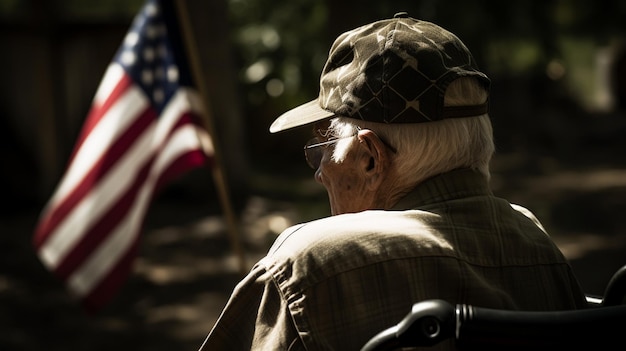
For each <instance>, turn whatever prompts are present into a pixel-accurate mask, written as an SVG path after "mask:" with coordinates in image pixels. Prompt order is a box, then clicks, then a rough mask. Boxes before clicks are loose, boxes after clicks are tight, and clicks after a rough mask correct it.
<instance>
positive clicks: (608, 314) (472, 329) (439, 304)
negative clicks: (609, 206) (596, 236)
mask: <svg viewBox="0 0 626 351" xmlns="http://www.w3.org/2000/svg"><path fill="white" fill-rule="evenodd" d="M625 298H626V265H624V266H623V267H622V268H620V269H619V270H618V271H617V272H615V274H614V275H613V276H612V278H611V280H610V281H609V283H608V284H607V287H606V289H605V291H604V293H603V295H602V296H601V297H596V296H590V295H587V305H588V308H586V309H580V310H567V311H545V312H544V311H541V312H539V311H512V310H502V309H492V308H484V307H477V306H472V305H467V304H457V305H455V306H453V305H452V304H450V303H448V302H446V301H443V300H426V301H421V302H418V303H415V304H414V305H413V307H412V309H411V311H410V312H409V313H408V314H407V316H406V317H405V318H404V319H402V320H401V321H400V322H399V323H398V324H396V325H395V326H392V327H390V328H388V329H385V330H383V331H381V332H380V333H378V334H377V335H375V336H374V337H372V338H371V339H370V340H369V341H368V342H367V343H366V344H365V345H364V346H363V348H361V351H387V350H398V349H403V348H415V347H424V348H427V347H432V346H434V345H437V344H439V343H440V342H442V341H444V340H453V341H454V345H455V347H456V349H458V350H532V351H536V350H561V349H570V350H612V349H616V350H625V349H626V345H625V344H624V340H625V336H626V301H625Z"/></svg>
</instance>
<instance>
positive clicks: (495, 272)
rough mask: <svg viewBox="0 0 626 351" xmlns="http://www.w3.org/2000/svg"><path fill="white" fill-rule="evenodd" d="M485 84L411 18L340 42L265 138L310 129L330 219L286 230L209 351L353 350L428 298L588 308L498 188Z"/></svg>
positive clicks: (239, 292) (458, 53) (435, 31)
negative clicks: (312, 84) (312, 92)
mask: <svg viewBox="0 0 626 351" xmlns="http://www.w3.org/2000/svg"><path fill="white" fill-rule="evenodd" d="M489 84H490V81H489V79H488V78H487V76H486V75H485V74H483V73H481V72H480V71H479V70H478V69H477V67H476V64H475V62H474V59H473V58H472V55H471V54H470V52H469V51H468V49H467V48H466V47H465V45H464V44H463V43H462V42H461V41H460V40H459V39H458V38H457V37H456V36H455V35H454V34H452V33H450V32H448V31H446V30H444V29H443V28H441V27H438V26H437V25H434V24H432V23H429V22H425V21H419V20H415V19H412V18H409V17H408V16H407V15H406V14H398V15H396V16H395V17H394V18H393V19H389V20H382V21H378V22H375V23H371V24H368V25H365V26H363V27H360V28H357V29H355V30H352V31H349V32H347V33H344V34H342V35H341V36H340V37H339V38H338V39H337V40H336V41H335V43H334V44H333V46H332V48H331V50H330V54H329V58H328V61H327V63H326V65H325V67H324V70H323V72H322V75H321V83H320V94H319V97H318V98H317V99H316V100H314V101H312V102H310V103H307V104H304V105H302V106H299V107H296V108H295V109H293V110H291V111H289V112H287V113H285V114H284V115H282V116H280V117H279V118H278V119H276V121H274V123H273V124H272V126H271V127H270V131H271V132H279V131H283V130H286V129H290V128H294V127H299V126H305V125H308V126H309V127H312V130H313V136H314V137H313V139H312V140H311V141H309V142H308V143H307V144H306V146H305V148H304V151H305V155H306V159H307V161H308V163H309V164H310V166H311V167H312V168H314V169H315V179H316V180H317V181H318V182H319V183H320V184H322V185H323V186H324V187H325V188H326V190H327V191H328V197H329V200H330V205H331V212H332V215H333V216H331V217H328V218H324V219H320V220H316V221H312V222H309V223H304V224H300V225H296V226H293V227H291V228H289V229H287V230H285V231H284V232H283V233H281V234H280V236H279V237H278V238H277V240H276V242H275V243H274V245H273V246H272V248H271V249H270V251H269V252H268V254H267V256H266V257H265V258H263V259H262V260H261V261H259V262H258V263H257V264H256V265H255V266H254V268H253V269H252V271H251V272H250V273H249V274H248V276H247V277H246V278H245V279H244V280H243V281H242V282H240V283H239V284H238V286H237V287H236V289H235V291H234V292H233V294H232V296H231V298H230V301H229V302H228V304H227V305H226V307H225V309H224V311H223V312H222V315H221V316H220V318H219V320H218V322H217V323H216V325H215V326H214V328H213V329H212V331H211V332H210V334H209V335H208V337H207V339H206V340H205V343H204V345H203V349H204V350H248V349H255V350H358V349H359V348H360V347H361V346H363V345H364V344H365V343H366V342H367V340H368V339H369V338H371V337H372V336H374V335H375V334H376V333H378V332H379V331H381V330H383V329H385V328H387V327H389V326H392V325H394V324H395V323H396V322H397V321H398V320H400V319H401V318H402V317H403V316H405V315H406V313H407V312H408V311H409V310H410V308H411V306H412V304H413V303H414V302H417V301H420V300H425V299H433V298H437V299H443V300H447V301H449V302H450V303H467V304H473V305H477V306H484V307H492V308H507V309H521V310H560V309H574V308H582V307H584V306H585V297H584V294H583V292H582V290H581V288H580V285H579V283H578V281H577V280H576V278H575V276H574V274H573V273H572V270H571V267H570V266H569V264H568V262H567V261H566V259H565V258H564V257H563V255H562V254H561V252H560V251H559V249H558V248H557V247H556V245H555V244H554V243H553V242H552V241H551V240H550V238H549V236H548V235H547V234H546V232H545V231H544V229H543V227H542V226H541V224H540V223H539V221H538V220H537V218H535V216H533V214H532V213H531V212H530V211H528V210H527V209H525V208H523V207H520V206H517V205H513V204H510V203H509V202H507V201H506V200H504V199H501V198H497V197H495V196H494V195H493V194H492V192H491V190H490V188H489V185H488V183H489V162H490V160H491V156H492V154H493V152H494V143H493V138H492V129H491V122H490V119H489V116H488V114H487V110H488V109H487V103H488V96H489ZM439 346H440V348H446V347H451V345H439Z"/></svg>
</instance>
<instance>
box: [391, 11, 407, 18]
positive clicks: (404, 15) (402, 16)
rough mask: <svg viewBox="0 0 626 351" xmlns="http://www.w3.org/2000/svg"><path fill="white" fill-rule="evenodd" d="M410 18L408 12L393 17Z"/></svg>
mask: <svg viewBox="0 0 626 351" xmlns="http://www.w3.org/2000/svg"><path fill="white" fill-rule="evenodd" d="M408 17H409V13H408V12H398V13H396V14H395V15H393V18H408Z"/></svg>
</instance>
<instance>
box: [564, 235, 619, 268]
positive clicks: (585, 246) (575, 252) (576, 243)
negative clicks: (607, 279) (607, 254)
mask: <svg viewBox="0 0 626 351" xmlns="http://www.w3.org/2000/svg"><path fill="white" fill-rule="evenodd" d="M553 239H554V241H555V243H556V244H557V246H558V247H559V248H560V249H561V251H562V252H563V255H565V257H567V259H569V260H577V259H582V258H584V257H585V256H586V255H589V254H592V253H597V252H602V251H606V250H616V251H619V250H624V264H626V235H622V236H601V235H598V234H592V233H568V234H567V236H564V235H563V236H559V237H554V238H553Z"/></svg>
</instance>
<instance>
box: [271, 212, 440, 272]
mask: <svg viewBox="0 0 626 351" xmlns="http://www.w3.org/2000/svg"><path fill="white" fill-rule="evenodd" d="M436 217H437V215H435V214H432V213H428V212H424V211H416V210H408V211H378V210H371V211H364V212H359V213H354V214H343V215H338V216H332V217H328V218H323V219H319V220H315V221H311V222H307V223H303V224H299V225H296V226H293V227H290V228H288V229H286V230H285V231H284V232H283V233H281V234H280V235H279V236H278V238H277V239H276V241H275V243H274V245H273V246H272V248H271V249H270V251H269V253H268V255H267V257H266V258H265V261H266V262H273V264H278V265H281V264H284V263H288V264H306V265H309V264H315V265H319V266H327V265H331V266H335V267H337V266H342V267H343V269H349V268H350V267H347V263H346V264H344V263H345V262H350V264H352V265H354V266H359V265H366V264H372V263H376V262H381V261H385V260H393V259H401V258H406V257H414V256H416V255H434V254H442V252H450V251H452V246H451V245H450V244H449V242H448V241H447V240H446V239H445V238H444V236H443V235H442V233H440V232H439V231H437V230H436V229H434V227H433V226H431V225H430V223H432V222H433V221H436ZM417 247H419V248H420V250H414V248H417ZM352 268H354V267H352Z"/></svg>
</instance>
